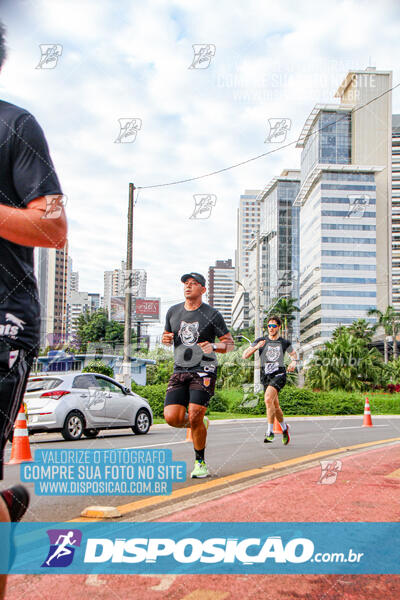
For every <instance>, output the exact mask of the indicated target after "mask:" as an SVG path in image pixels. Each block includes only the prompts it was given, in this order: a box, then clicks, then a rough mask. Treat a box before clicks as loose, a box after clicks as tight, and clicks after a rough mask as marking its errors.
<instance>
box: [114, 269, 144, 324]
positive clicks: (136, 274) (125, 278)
mask: <svg viewBox="0 0 400 600" xmlns="http://www.w3.org/2000/svg"><path fill="white" fill-rule="evenodd" d="M126 285H130V287H131V290H132V294H133V296H134V297H137V298H145V297H146V288H147V273H146V271H145V270H144V269H134V270H133V271H132V274H129V273H128V272H127V271H126V266H125V261H122V262H121V268H120V269H114V270H113V271H104V300H103V303H104V308H106V309H107V311H108V313H109V314H110V308H111V297H112V296H125V290H126Z"/></svg>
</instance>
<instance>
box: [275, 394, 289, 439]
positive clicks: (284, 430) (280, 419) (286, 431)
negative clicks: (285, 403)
mask: <svg viewBox="0 0 400 600" xmlns="http://www.w3.org/2000/svg"><path fill="white" fill-rule="evenodd" d="M274 404H275V416H276V418H277V420H278V422H279V424H280V426H281V427H282V442H283V444H284V445H285V446H286V445H287V444H288V443H289V442H290V435H289V425H288V424H287V423H286V422H285V419H284V417H283V412H282V409H281V405H280V404H279V394H278V391H277V392H276V399H275V402H274Z"/></svg>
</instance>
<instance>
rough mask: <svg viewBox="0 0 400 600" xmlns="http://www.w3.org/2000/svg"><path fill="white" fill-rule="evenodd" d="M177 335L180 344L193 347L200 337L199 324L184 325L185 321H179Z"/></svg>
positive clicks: (196, 322)
mask: <svg viewBox="0 0 400 600" xmlns="http://www.w3.org/2000/svg"><path fill="white" fill-rule="evenodd" d="M178 335H179V337H180V338H181V342H182V344H184V345H185V346H194V345H195V344H197V340H198V339H199V335H200V332H199V322H198V321H195V322H194V323H186V321H181V325H180V327H179V331H178Z"/></svg>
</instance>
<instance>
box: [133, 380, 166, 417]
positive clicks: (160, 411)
mask: <svg viewBox="0 0 400 600" xmlns="http://www.w3.org/2000/svg"><path fill="white" fill-rule="evenodd" d="M132 391H134V392H135V393H136V394H139V396H142V397H143V398H146V400H147V401H148V403H149V404H150V406H151V410H152V411H153V415H154V416H155V417H162V416H164V399H165V394H166V391H167V384H166V383H157V384H156V385H137V384H136V383H132Z"/></svg>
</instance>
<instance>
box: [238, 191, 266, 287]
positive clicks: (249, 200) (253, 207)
mask: <svg viewBox="0 0 400 600" xmlns="http://www.w3.org/2000/svg"><path fill="white" fill-rule="evenodd" d="M259 193H260V190H245V192H244V194H242V195H241V196H240V200H239V208H238V211H237V240H236V256H235V265H236V267H235V268H236V274H235V277H236V280H237V281H240V282H241V283H243V282H244V280H245V279H246V277H248V275H249V250H248V245H249V243H250V242H251V239H252V234H254V232H255V231H256V229H257V227H258V225H259V224H260V206H259V204H258V203H257V197H258V195H259Z"/></svg>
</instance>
